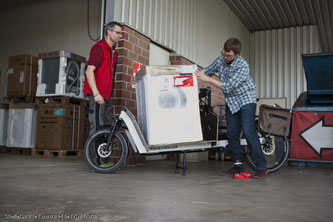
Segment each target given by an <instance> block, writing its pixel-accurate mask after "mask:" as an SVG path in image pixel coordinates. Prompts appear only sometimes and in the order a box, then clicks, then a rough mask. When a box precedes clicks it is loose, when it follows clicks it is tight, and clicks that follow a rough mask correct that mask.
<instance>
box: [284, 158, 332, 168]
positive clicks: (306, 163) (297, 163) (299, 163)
mask: <svg viewBox="0 0 333 222" xmlns="http://www.w3.org/2000/svg"><path fill="white" fill-rule="evenodd" d="M288 164H289V166H294V167H299V168H302V167H305V166H307V167H333V161H311V160H296V159H292V160H289V161H288Z"/></svg>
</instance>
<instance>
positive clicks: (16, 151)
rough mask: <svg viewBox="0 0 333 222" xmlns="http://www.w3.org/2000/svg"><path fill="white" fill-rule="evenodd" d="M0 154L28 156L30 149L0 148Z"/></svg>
mask: <svg viewBox="0 0 333 222" xmlns="http://www.w3.org/2000/svg"><path fill="white" fill-rule="evenodd" d="M0 153H6V154H16V155H30V154H31V148H16V147H0Z"/></svg>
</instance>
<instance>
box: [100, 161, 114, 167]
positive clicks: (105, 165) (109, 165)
mask: <svg viewBox="0 0 333 222" xmlns="http://www.w3.org/2000/svg"><path fill="white" fill-rule="evenodd" d="M112 166H113V163H112V162H109V163H103V164H101V165H99V167H102V168H107V167H112Z"/></svg>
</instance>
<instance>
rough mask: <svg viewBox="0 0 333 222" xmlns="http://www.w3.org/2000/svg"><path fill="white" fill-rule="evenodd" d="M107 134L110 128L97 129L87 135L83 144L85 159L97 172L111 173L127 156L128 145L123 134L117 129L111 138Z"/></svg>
mask: <svg viewBox="0 0 333 222" xmlns="http://www.w3.org/2000/svg"><path fill="white" fill-rule="evenodd" d="M109 135H110V129H101V130H98V131H96V132H95V133H94V134H92V135H91V136H89V138H88V140H87V142H86V144H85V146H84V157H85V161H86V163H87V164H88V166H89V167H90V168H91V169H92V170H93V171H95V172H97V173H112V172H114V171H115V170H117V169H118V168H120V167H121V165H122V164H123V163H124V161H125V159H126V158H127V154H128V146H127V142H126V140H125V138H124V136H123V135H122V134H121V133H120V132H119V131H115V132H114V134H113V138H109ZM110 139H111V142H110V143H109V144H110V145H109V146H108V141H109V140H110Z"/></svg>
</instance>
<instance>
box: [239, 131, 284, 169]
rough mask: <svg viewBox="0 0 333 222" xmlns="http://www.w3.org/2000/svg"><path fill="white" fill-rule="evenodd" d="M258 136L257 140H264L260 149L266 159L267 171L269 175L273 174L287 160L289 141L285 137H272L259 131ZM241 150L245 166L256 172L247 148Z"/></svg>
mask: <svg viewBox="0 0 333 222" xmlns="http://www.w3.org/2000/svg"><path fill="white" fill-rule="evenodd" d="M258 135H259V138H263V139H264V143H263V144H261V149H262V151H263V153H264V156H265V159H266V163H267V164H266V165H267V170H268V172H269V173H272V172H275V171H277V170H278V169H280V168H281V167H282V166H283V165H284V164H285V163H286V161H287V159H288V156H289V150H290V147H289V140H288V138H287V137H283V136H272V135H268V134H266V133H263V132H260V131H259V132H258ZM243 149H244V150H243V153H244V154H245V160H246V162H247V164H248V165H249V166H250V167H251V168H252V169H254V170H256V165H255V164H254V163H253V161H252V158H251V152H250V150H249V148H248V146H244V147H243Z"/></svg>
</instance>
